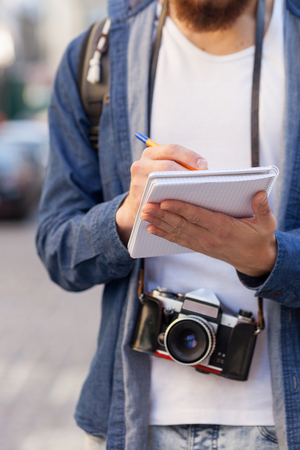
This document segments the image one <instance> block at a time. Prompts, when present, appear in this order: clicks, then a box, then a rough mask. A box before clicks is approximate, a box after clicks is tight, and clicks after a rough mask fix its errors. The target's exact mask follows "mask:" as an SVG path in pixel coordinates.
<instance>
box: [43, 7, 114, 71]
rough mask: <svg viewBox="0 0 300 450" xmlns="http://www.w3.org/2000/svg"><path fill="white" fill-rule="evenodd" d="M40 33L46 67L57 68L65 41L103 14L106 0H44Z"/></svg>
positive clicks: (65, 44) (51, 69) (67, 41)
mask: <svg viewBox="0 0 300 450" xmlns="http://www.w3.org/2000/svg"><path fill="white" fill-rule="evenodd" d="M41 7H42V8H43V21H42V22H41V28H40V35H41V36H42V41H43V46H44V49H45V55H44V56H45V60H46V62H47V65H48V67H49V70H50V71H51V72H53V70H55V69H56V68H57V65H58V63H59V60H60V58H61V56H62V54H63V52H64V50H65V48H66V47H67V45H68V43H69V42H70V41H71V39H73V38H74V37H75V36H77V35H78V34H80V33H81V32H83V30H84V29H85V28H86V27H87V26H88V25H89V24H91V23H92V22H94V21H95V20H97V19H98V18H101V17H104V16H105V15H106V1H105V0H63V1H61V0H44V2H43V5H42V6H41Z"/></svg>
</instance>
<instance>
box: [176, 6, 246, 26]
mask: <svg viewBox="0 0 300 450" xmlns="http://www.w3.org/2000/svg"><path fill="white" fill-rule="evenodd" d="M251 1H252V0H169V2H170V6H171V7H173V8H174V13H175V16H176V18H177V19H178V20H180V21H181V22H183V23H184V24H185V25H186V26H187V27H188V28H189V29H190V30H193V31H217V30H226V29H228V28H230V27H231V26H232V25H233V24H234V22H235V21H236V20H237V19H238V17H239V16H240V15H241V14H242V13H243V12H244V10H245V9H246V7H247V6H248V5H249V4H250V3H251Z"/></svg>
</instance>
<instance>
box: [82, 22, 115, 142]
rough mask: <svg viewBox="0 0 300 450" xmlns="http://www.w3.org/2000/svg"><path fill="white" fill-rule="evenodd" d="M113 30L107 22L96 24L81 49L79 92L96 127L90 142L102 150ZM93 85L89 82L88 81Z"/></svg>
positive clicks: (91, 129)
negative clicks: (101, 122) (101, 125)
mask: <svg viewBox="0 0 300 450" xmlns="http://www.w3.org/2000/svg"><path fill="white" fill-rule="evenodd" d="M109 28H110V20H109V19H107V18H105V19H102V20H99V21H98V22H96V23H95V24H93V25H92V26H91V27H90V29H89V31H88V32H87V34H86V36H85V39H84V41H83V43H82V46H81V51H80V56H79V65H78V78H77V81H78V89H79V92H80V97H81V101H82V104H83V107H84V109H85V112H86V114H87V116H88V118H89V119H90V121H91V123H92V126H91V128H90V129H89V139H90V142H91V145H92V147H93V148H94V149H95V150H98V132H99V120H100V116H101V113H102V104H103V101H104V102H107V103H109V78H110V77H109V54H108V43H109V34H108V33H109ZM89 77H90V78H91V79H92V81H89V80H88V78H89Z"/></svg>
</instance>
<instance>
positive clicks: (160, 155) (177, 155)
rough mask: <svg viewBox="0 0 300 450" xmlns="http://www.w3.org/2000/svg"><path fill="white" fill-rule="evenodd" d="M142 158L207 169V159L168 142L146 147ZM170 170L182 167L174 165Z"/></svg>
mask: <svg viewBox="0 0 300 450" xmlns="http://www.w3.org/2000/svg"><path fill="white" fill-rule="evenodd" d="M143 158H147V159H148V158H149V159H153V160H167V161H175V162H177V163H179V164H180V163H182V164H186V165H188V166H190V167H193V168H195V169H198V170H205V169H207V161H206V160H205V159H204V158H203V157H202V156H200V155H199V154H198V153H195V152H193V151H192V150H188V149H187V148H185V147H182V146H181V145H175V144H170V145H160V146H158V147H147V148H146V149H145V150H144V152H143V155H142V159H143ZM169 170H170V169H169ZM171 170H182V167H181V168H177V166H176V168H175V169H171Z"/></svg>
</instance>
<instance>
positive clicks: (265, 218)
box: [252, 191, 277, 231]
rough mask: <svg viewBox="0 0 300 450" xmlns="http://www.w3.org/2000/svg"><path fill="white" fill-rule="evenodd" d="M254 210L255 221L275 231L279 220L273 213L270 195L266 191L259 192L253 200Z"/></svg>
mask: <svg viewBox="0 0 300 450" xmlns="http://www.w3.org/2000/svg"><path fill="white" fill-rule="evenodd" d="M252 210H253V212H254V215H255V221H256V222H257V224H258V225H259V226H262V227H263V228H265V229H266V230H268V231H269V230H270V231H275V230H276V226H277V222H276V219H275V217H274V216H273V214H272V211H271V208H270V204H269V201H268V196H267V194H266V193H265V192H263V191H261V192H258V194H256V195H255V196H254V198H253V201H252Z"/></svg>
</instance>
